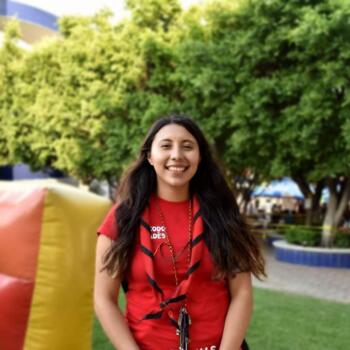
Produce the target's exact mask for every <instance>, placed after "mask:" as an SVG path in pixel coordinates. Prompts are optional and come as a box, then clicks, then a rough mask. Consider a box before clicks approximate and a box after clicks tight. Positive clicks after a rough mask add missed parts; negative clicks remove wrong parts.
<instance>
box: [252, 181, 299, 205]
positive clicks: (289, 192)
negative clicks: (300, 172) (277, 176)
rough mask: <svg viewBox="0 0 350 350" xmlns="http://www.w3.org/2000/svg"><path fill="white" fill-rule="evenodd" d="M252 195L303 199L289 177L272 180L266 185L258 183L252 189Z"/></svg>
mask: <svg viewBox="0 0 350 350" xmlns="http://www.w3.org/2000/svg"><path fill="white" fill-rule="evenodd" d="M252 196H253V197H273V198H282V197H293V198H295V199H300V200H302V199H304V196H303V194H302V192H301V191H300V189H299V187H298V185H297V184H296V183H295V182H294V181H293V180H292V179H290V178H289V177H284V178H283V179H282V180H273V181H272V182H270V183H268V184H266V185H260V186H257V187H255V189H254V190H253V194H252Z"/></svg>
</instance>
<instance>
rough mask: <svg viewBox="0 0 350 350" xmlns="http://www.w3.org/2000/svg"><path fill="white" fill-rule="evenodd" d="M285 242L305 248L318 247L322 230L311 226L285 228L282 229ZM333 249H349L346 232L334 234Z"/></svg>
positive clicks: (349, 244)
mask: <svg viewBox="0 0 350 350" xmlns="http://www.w3.org/2000/svg"><path fill="white" fill-rule="evenodd" d="M283 232H284V236H285V238H286V241H287V242H288V243H291V244H297V245H301V246H305V247H318V246H320V245H321V239H322V229H321V228H319V227H312V226H309V227H307V226H287V227H285V228H284V229H283ZM333 246H334V247H337V248H350V234H349V233H347V232H340V231H338V232H336V233H335V237H334V243H333Z"/></svg>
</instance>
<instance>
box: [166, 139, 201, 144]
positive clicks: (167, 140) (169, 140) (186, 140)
mask: <svg viewBox="0 0 350 350" xmlns="http://www.w3.org/2000/svg"><path fill="white" fill-rule="evenodd" d="M159 142H173V140H171V139H161V140H159ZM181 142H182V143H185V142H190V143H194V141H192V140H189V139H185V140H182V141H181Z"/></svg>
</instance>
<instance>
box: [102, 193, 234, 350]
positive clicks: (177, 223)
mask: <svg viewBox="0 0 350 350" xmlns="http://www.w3.org/2000/svg"><path fill="white" fill-rule="evenodd" d="M156 200H158V203H159V206H160V208H161V211H162V213H163V215H164V221H165V226H166V228H167V232H168V236H169V238H170V241H171V243H172V245H173V246H174V249H175V252H176V256H177V259H176V270H177V273H178V277H179V281H181V280H183V279H184V278H185V272H186V271H187V269H188V260H187V255H188V250H187V248H186V244H187V242H188V225H189V207H188V205H189V204H188V201H184V202H169V201H166V200H164V199H161V198H158V199H156V197H155V196H151V198H150V206H149V210H150V223H149V224H150V225H151V230H152V232H153V234H152V236H151V240H152V244H153V253H155V252H156V253H155V257H154V270H155V273H156V279H157V283H158V284H159V285H160V287H161V288H162V289H163V291H164V294H165V298H168V297H170V296H171V295H172V293H173V291H174V290H175V277H174V272H173V265H172V262H171V255H170V252H169V248H168V247H167V246H166V245H165V244H161V243H163V242H165V235H164V230H165V228H164V226H163V224H162V219H161V217H160V214H159V211H158V209H157V207H156V204H155V201H156ZM115 208H116V207H115V206H114V207H113V208H112V209H111V210H110V212H109V213H108V215H107V217H106V218H105V220H104V222H103V223H102V225H101V226H100V228H99V229H98V232H99V233H101V234H103V235H106V236H108V237H110V238H111V239H113V240H114V239H116V238H117V236H118V229H117V225H116V222H115ZM213 274H214V266H213V263H212V258H211V255H210V253H209V251H208V249H207V247H206V246H205V247H204V253H203V256H202V259H201V268H200V269H199V270H198V271H197V272H196V274H195V275H194V276H193V280H192V282H191V287H190V289H189V291H188V293H187V309H188V312H189V314H190V317H191V321H192V323H191V326H190V338H191V342H190V350H200V349H208V350H218V349H219V346H220V341H221V337H222V332H223V328H224V322H225V317H226V313H227V309H228V305H229V301H230V296H229V291H228V286H227V282H226V280H220V281H218V280H214V279H213ZM126 279H127V281H128V292H127V293H126V302H127V303H126V319H127V322H128V325H129V327H130V329H131V332H132V334H133V336H134V338H135V340H136V342H137V343H138V345H139V346H140V349H141V350H177V349H178V343H179V339H178V336H177V335H176V329H175V327H174V326H173V325H171V323H170V321H169V318H168V316H167V315H166V314H164V315H163V316H162V318H160V319H154V320H142V318H143V317H144V316H145V315H146V314H147V313H149V312H150V311H151V310H152V307H153V306H154V300H153V298H154V292H153V290H152V287H151V286H150V284H149V282H148V281H147V278H146V274H145V268H144V258H143V254H142V253H141V250H140V246H139V240H138V242H137V244H136V246H135V248H134V253H133V256H132V259H131V262H130V266H129V270H128V273H127V275H126ZM174 314H178V310H174Z"/></svg>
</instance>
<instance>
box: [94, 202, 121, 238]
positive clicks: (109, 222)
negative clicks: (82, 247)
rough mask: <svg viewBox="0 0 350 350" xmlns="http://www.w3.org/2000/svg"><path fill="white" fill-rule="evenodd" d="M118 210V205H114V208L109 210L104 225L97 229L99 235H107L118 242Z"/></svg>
mask: <svg viewBox="0 0 350 350" xmlns="http://www.w3.org/2000/svg"><path fill="white" fill-rule="evenodd" d="M116 209H117V205H116V204H115V205H113V207H112V208H111V209H110V210H109V212H108V214H107V215H106V217H105V218H104V220H103V222H102V224H101V225H100V227H99V228H98V229H97V234H98V235H100V234H101V235H105V236H107V237H109V238H111V239H113V240H116V238H117V236H118V227H117V223H116V216H115V211H116Z"/></svg>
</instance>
